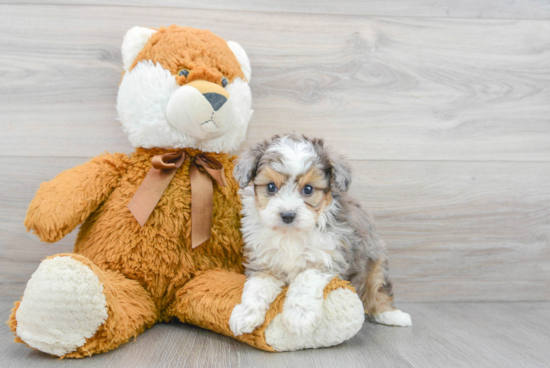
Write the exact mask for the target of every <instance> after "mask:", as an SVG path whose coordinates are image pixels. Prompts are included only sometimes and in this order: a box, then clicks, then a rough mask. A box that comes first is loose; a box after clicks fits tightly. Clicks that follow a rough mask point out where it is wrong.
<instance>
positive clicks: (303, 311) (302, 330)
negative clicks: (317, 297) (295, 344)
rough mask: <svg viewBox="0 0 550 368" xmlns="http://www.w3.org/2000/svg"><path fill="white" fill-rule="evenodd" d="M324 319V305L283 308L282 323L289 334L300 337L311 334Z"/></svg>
mask: <svg viewBox="0 0 550 368" xmlns="http://www.w3.org/2000/svg"><path fill="white" fill-rule="evenodd" d="M317 304H319V305H317ZM322 317H323V305H322V303H311V304H309V305H300V304H295V305H292V306H291V307H288V308H283V314H282V322H283V325H284V326H285V327H286V329H287V330H288V332H290V333H292V334H296V335H300V336H305V335H308V334H311V333H312V332H313V331H314V330H315V328H316V327H317V326H318V325H319V323H320V322H321V318H322Z"/></svg>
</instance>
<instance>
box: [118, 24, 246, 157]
mask: <svg viewBox="0 0 550 368" xmlns="http://www.w3.org/2000/svg"><path fill="white" fill-rule="evenodd" d="M122 59H123V64H124V74H123V77H122V81H121V84H120V87H119V91H118V99H117V110H118V115H119V120H120V121H121V123H122V126H123V129H124V131H125V132H126V133H127V134H128V137H129V139H130V142H131V143H132V145H133V146H135V147H143V148H154V147H159V148H186V147H190V148H196V149H200V150H202V151H206V152H217V153H220V152H231V151H234V150H236V149H237V148H238V146H239V144H240V143H241V142H242V141H243V140H244V138H245V135H246V129H247V127H248V122H249V121H250V118H251V116H252V110H251V104H252V98H251V93H250V87H249V84H248V83H249V81H250V75H251V70H250V61H249V59H248V56H247V55H246V52H245V51H244V49H243V48H242V47H241V46H240V45H239V44H238V43H236V42H232V41H229V42H226V41H224V40H223V39H222V38H220V37H218V36H216V35H215V34H213V33H211V32H210V31H206V30H198V29H193V28H188V27H178V26H170V27H167V28H162V27H161V28H159V29H158V30H154V29H149V28H144V27H134V28H132V29H130V30H129V31H128V32H127V33H126V35H125V36H124V41H123V43H122Z"/></svg>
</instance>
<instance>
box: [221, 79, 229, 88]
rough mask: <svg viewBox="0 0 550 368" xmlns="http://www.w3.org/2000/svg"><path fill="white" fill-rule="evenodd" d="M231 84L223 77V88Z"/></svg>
mask: <svg viewBox="0 0 550 368" xmlns="http://www.w3.org/2000/svg"><path fill="white" fill-rule="evenodd" d="M228 84H229V80H228V79H227V78H226V77H222V86H223V87H224V88H225V87H226V86H227V85H228Z"/></svg>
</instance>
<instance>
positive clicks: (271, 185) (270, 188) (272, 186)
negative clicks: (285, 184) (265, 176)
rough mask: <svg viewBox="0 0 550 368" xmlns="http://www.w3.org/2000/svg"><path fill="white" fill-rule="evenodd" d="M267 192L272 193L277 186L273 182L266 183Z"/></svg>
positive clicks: (275, 190)
mask: <svg viewBox="0 0 550 368" xmlns="http://www.w3.org/2000/svg"><path fill="white" fill-rule="evenodd" d="M267 192H268V193H271V194H274V193H276V192H277V186H276V185H275V183H269V184H267Z"/></svg>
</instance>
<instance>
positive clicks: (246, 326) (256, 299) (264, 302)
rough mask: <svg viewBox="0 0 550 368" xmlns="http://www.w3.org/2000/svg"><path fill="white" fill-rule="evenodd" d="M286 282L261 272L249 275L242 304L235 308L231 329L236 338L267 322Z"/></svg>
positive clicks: (230, 319)
mask: <svg viewBox="0 0 550 368" xmlns="http://www.w3.org/2000/svg"><path fill="white" fill-rule="evenodd" d="M283 286H284V282H282V281H281V280H277V279H276V278H274V277H273V276H271V275H268V274H264V273H261V272H258V273H255V274H253V275H249V277H248V278H247V279H246V282H245V284H244V289H243V295H242V297H241V304H237V305H236V306H235V308H233V312H232V313H231V317H230V318H229V328H230V329H231V331H232V332H233V334H234V335H235V336H239V335H241V334H243V333H250V332H252V331H254V330H255V329H256V327H258V326H260V325H261V324H263V323H264V321H265V314H266V313H267V311H268V310H269V307H270V305H271V303H273V301H274V300H275V298H277V295H279V293H280V292H281V289H282V287H283Z"/></svg>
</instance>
